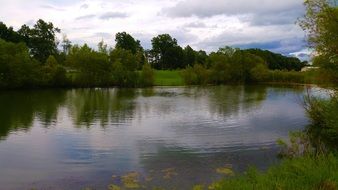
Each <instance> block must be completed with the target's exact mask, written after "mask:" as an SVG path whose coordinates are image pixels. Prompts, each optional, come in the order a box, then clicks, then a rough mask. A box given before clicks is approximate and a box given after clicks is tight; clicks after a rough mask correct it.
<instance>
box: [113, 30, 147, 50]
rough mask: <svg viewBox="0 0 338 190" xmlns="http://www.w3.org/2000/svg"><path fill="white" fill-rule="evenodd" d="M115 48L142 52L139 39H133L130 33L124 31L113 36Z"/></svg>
mask: <svg viewBox="0 0 338 190" xmlns="http://www.w3.org/2000/svg"><path fill="white" fill-rule="evenodd" d="M115 42H116V45H115V48H116V49H124V50H129V51H131V53H133V54H136V53H137V52H143V48H142V46H141V44H140V41H139V40H135V39H134V38H133V37H132V36H131V35H130V34H128V33H126V32H119V33H117V34H116V36H115Z"/></svg>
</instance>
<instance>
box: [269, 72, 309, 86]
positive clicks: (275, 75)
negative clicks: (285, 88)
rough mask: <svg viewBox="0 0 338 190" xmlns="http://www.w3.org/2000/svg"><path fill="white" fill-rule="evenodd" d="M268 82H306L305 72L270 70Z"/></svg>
mask: <svg viewBox="0 0 338 190" xmlns="http://www.w3.org/2000/svg"><path fill="white" fill-rule="evenodd" d="M266 82H272V83H300V84H302V83H306V81H305V74H304V73H301V72H296V71H279V70H275V71H269V72H268V78H267V81H266Z"/></svg>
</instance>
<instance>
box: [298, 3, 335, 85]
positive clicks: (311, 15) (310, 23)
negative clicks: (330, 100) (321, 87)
mask: <svg viewBox="0 0 338 190" xmlns="http://www.w3.org/2000/svg"><path fill="white" fill-rule="evenodd" d="M304 5H305V7H306V14H305V16H304V18H302V19H300V20H299V25H300V26H301V27H302V28H303V30H304V31H305V32H306V33H307V36H308V42H309V45H310V47H312V48H314V49H315V50H316V52H317V55H318V56H317V57H316V58H315V59H314V64H315V65H317V66H319V67H320V70H321V72H320V74H321V75H320V77H321V78H324V79H325V80H326V81H331V82H333V83H336V82H337V81H338V74H337V73H338V46H337V44H338V33H337V31H338V7H337V1H336V0H306V1H305V3H304Z"/></svg>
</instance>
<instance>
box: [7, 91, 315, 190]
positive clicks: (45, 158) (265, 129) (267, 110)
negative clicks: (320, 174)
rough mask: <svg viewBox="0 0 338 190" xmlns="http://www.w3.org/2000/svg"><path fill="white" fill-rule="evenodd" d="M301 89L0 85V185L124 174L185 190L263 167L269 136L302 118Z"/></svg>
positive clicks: (269, 157)
mask: <svg viewBox="0 0 338 190" xmlns="http://www.w3.org/2000/svg"><path fill="white" fill-rule="evenodd" d="M304 93H306V89H305V87H302V86H298V87H280V86H279V87H278V86H277V87H276V86H263V85H262V86H211V87H175V88H173V87H170V88H161V87H155V88H150V89H115V88H112V89H71V90H34V91H5V92H0V184H1V189H32V188H36V189H84V188H93V189H107V187H108V186H109V185H110V184H117V185H123V183H125V182H126V181H128V180H129V181H131V183H134V182H135V181H137V180H139V182H140V183H142V184H143V185H145V186H146V188H150V187H166V188H168V189H172V188H175V189H189V188H191V187H192V185H193V184H204V183H210V182H212V181H214V180H217V179H220V178H222V177H225V175H228V174H229V171H230V172H234V173H241V172H243V171H245V170H246V169H247V168H248V167H249V166H255V167H257V168H258V169H260V170H265V169H266V168H267V167H269V166H271V165H272V164H274V163H277V162H278V158H277V154H278V151H279V148H278V146H277V145H276V140H277V139H279V138H282V139H286V138H287V137H288V133H289V132H290V131H295V130H301V129H303V128H304V127H305V126H306V125H307V124H308V123H309V121H308V119H307V117H306V115H305V113H304V109H303V107H302V97H303V95H304ZM222 168H223V170H222ZM224 168H229V170H225V171H226V172H222V171H224ZM230 169H231V170H230ZM126 176H127V177H126ZM130 176H132V177H131V178H133V177H137V178H138V179H137V180H134V179H128V177H130ZM132 185H133V184H132Z"/></svg>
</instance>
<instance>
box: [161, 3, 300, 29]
mask: <svg viewBox="0 0 338 190" xmlns="http://www.w3.org/2000/svg"><path fill="white" fill-rule="evenodd" d="M302 3H303V0H283V1H276V0H236V1H233V0H208V1H205V0H182V1H179V2H178V3H177V4H176V5H175V6H174V7H169V8H164V9H163V10H162V12H163V14H165V15H167V16H170V17H191V16H196V17H199V18H208V17H212V16H217V15H226V16H236V15H237V16H238V15H250V16H251V17H249V19H247V20H246V21H248V22H250V23H251V25H280V24H281V25H283V24H292V23H294V22H295V20H296V19H297V18H298V17H300V16H302V14H303V12H304V8H303V5H302Z"/></svg>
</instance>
